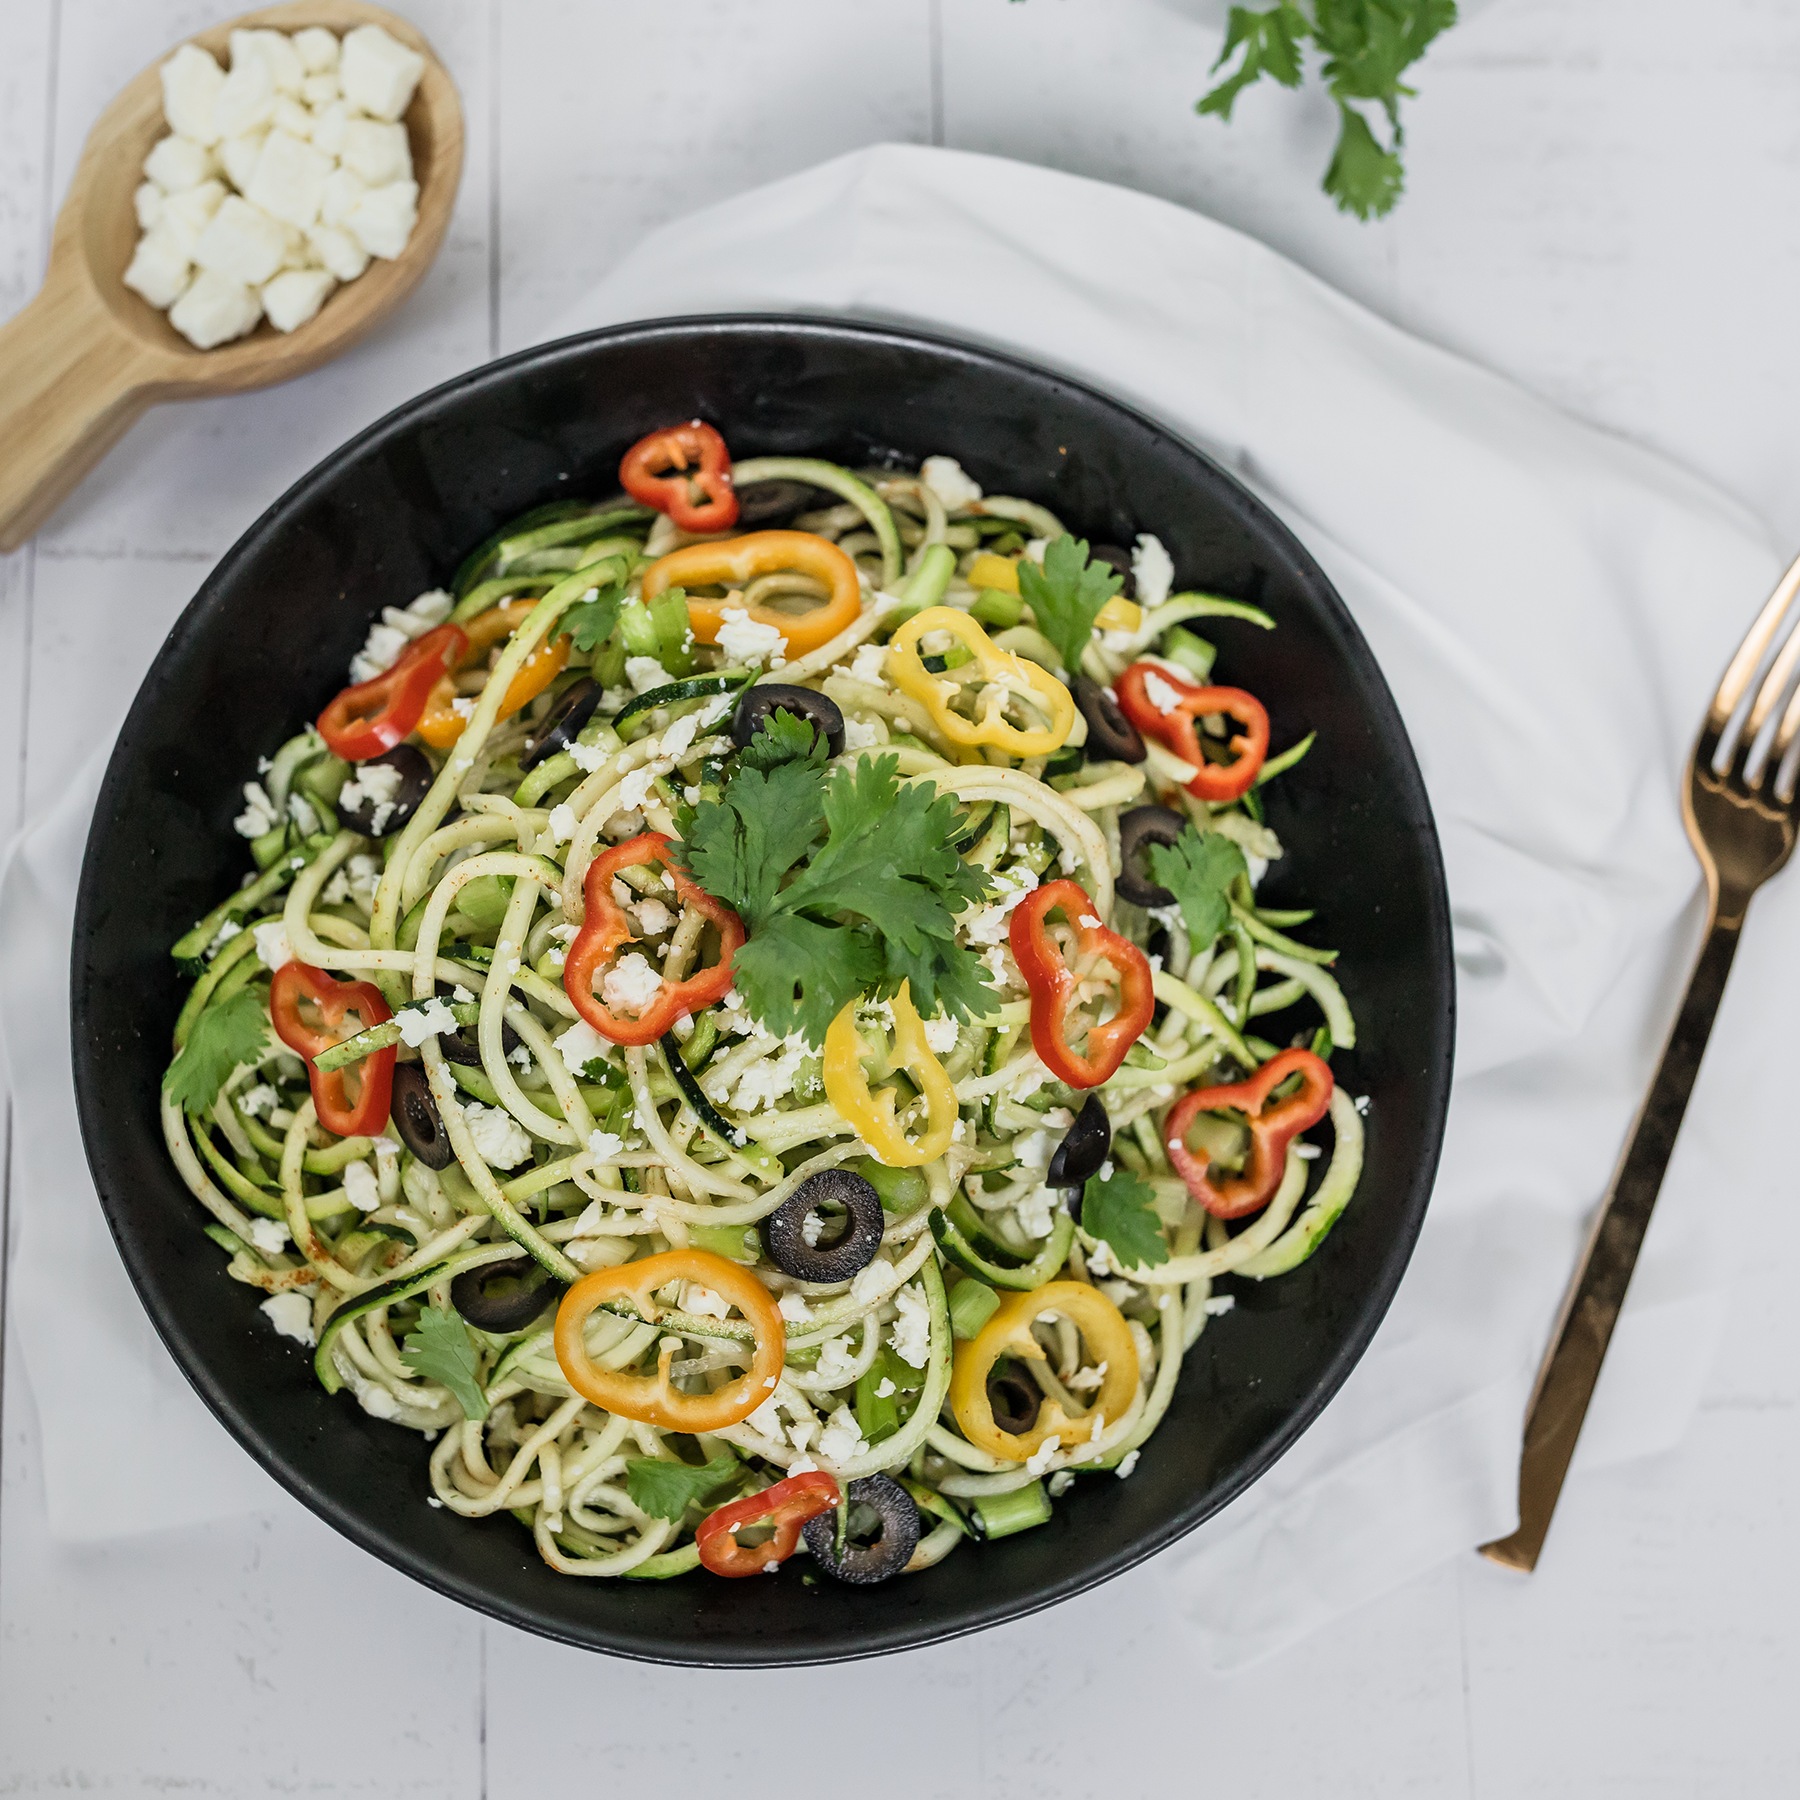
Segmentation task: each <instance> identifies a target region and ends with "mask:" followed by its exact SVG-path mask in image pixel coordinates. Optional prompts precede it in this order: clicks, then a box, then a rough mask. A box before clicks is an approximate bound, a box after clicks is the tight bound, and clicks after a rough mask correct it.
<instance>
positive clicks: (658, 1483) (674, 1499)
mask: <svg viewBox="0 0 1800 1800" xmlns="http://www.w3.org/2000/svg"><path fill="white" fill-rule="evenodd" d="M743 1467H744V1465H743V1464H742V1463H741V1462H739V1461H738V1460H737V1458H736V1457H735V1456H715V1457H714V1458H713V1460H712V1461H711V1462H709V1463H701V1464H700V1465H699V1466H698V1467H696V1466H695V1465H694V1464H693V1463H683V1462H665V1461H664V1460H662V1459H661V1458H660V1457H654V1456H634V1457H633V1458H632V1459H631V1461H630V1462H628V1463H627V1464H626V1465H625V1492H626V1493H627V1494H629V1495H630V1497H631V1504H632V1505H633V1506H635V1507H636V1508H637V1509H638V1510H639V1511H640V1512H647V1513H648V1514H649V1515H650V1516H651V1518H653V1519H679V1518H680V1517H681V1515H682V1514H683V1513H684V1512H686V1511H687V1509H688V1507H689V1505H690V1504H692V1502H694V1501H696V1500H704V1499H706V1498H707V1497H708V1496H709V1495H711V1494H715V1493H717V1492H718V1490H719V1489H720V1488H722V1487H723V1486H724V1485H725V1484H726V1483H727V1482H728V1481H732V1480H735V1479H736V1477H737V1476H738V1475H739V1474H741V1473H742V1471H743Z"/></svg>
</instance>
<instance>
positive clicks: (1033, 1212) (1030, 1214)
mask: <svg viewBox="0 0 1800 1800" xmlns="http://www.w3.org/2000/svg"><path fill="white" fill-rule="evenodd" d="M1057 1209H1058V1197H1057V1194H1056V1190H1055V1189H1054V1188H1047V1187H1040V1188H1035V1189H1033V1190H1032V1192H1031V1193H1029V1194H1027V1195H1026V1196H1025V1198H1024V1199H1023V1200H1021V1201H1020V1202H1019V1204H1018V1206H1017V1208H1016V1209H1015V1210H1016V1213H1017V1216H1018V1220H1019V1229H1020V1230H1021V1231H1023V1232H1024V1233H1025V1235H1026V1236H1027V1237H1030V1238H1047V1237H1048V1236H1049V1235H1050V1228H1051V1226H1053V1225H1054V1224H1055V1223H1056V1214H1057Z"/></svg>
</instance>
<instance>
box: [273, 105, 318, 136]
mask: <svg viewBox="0 0 1800 1800" xmlns="http://www.w3.org/2000/svg"><path fill="white" fill-rule="evenodd" d="M273 126H274V129H275V130H276V131H285V132H286V133H287V134H288V136H289V137H297V138H301V139H306V138H309V137H311V136H312V132H313V116H312V114H311V113H310V112H309V111H307V109H306V108H305V107H304V106H302V105H301V104H300V102H299V101H298V100H296V99H295V98H294V97H293V95H292V94H283V95H282V96H281V98H280V99H279V100H277V101H276V102H275V118H274V121H273Z"/></svg>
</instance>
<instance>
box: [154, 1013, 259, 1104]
mask: <svg viewBox="0 0 1800 1800" xmlns="http://www.w3.org/2000/svg"><path fill="white" fill-rule="evenodd" d="M268 1041H269V1003H268V996H267V995H266V993H265V992H264V991H263V990H262V989H261V988H255V987H244V988H239V989H238V991H237V992H236V993H235V994H233V995H232V996H231V998H230V999H229V1000H225V1001H221V1002H220V1004H219V1005H217V1006H209V1007H208V1008H207V1009H206V1011H205V1012H203V1013H202V1014H201V1015H200V1017H199V1018H198V1019H196V1020H195V1021H194V1029H193V1030H192V1031H191V1032H190V1033H189V1034H188V1041H187V1043H186V1045H185V1046H184V1047H183V1048H182V1051H181V1054H180V1055H179V1056H177V1057H176V1058H175V1060H174V1061H173V1062H172V1063H170V1064H169V1067H168V1070H167V1072H166V1073H165V1074H164V1076H163V1083H162V1084H163V1092H164V1093H165V1094H167V1095H168V1096H169V1098H170V1099H171V1100H173V1101H174V1102H175V1104H176V1105H177V1106H179V1107H181V1108H182V1109H183V1110H184V1111H186V1112H190V1113H203V1112H205V1111H206V1110H207V1109H208V1108H209V1107H210V1106H211V1105H212V1103H213V1102H214V1101H215V1100H216V1099H217V1098H218V1097H219V1089H220V1088H222V1087H223V1086H224V1085H225V1082H226V1080H227V1078H228V1077H229V1076H230V1074H231V1071H232V1070H233V1069H235V1068H236V1067H237V1066H238V1064H239V1063H253V1062H256V1061H258V1060H259V1059H260V1058H261V1056H262V1054H263V1051H264V1050H265V1048H267V1045H268Z"/></svg>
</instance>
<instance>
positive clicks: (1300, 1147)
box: [1292, 1144, 1324, 1162]
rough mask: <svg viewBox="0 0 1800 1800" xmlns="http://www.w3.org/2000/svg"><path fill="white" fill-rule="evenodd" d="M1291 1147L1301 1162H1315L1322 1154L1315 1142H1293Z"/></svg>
mask: <svg viewBox="0 0 1800 1800" xmlns="http://www.w3.org/2000/svg"><path fill="white" fill-rule="evenodd" d="M1292 1148H1293V1152H1294V1154H1295V1155H1296V1156H1297V1157H1299V1159H1300V1160H1301V1161H1302V1162H1317V1161H1318V1159H1319V1158H1320V1157H1321V1156H1322V1155H1323V1154H1324V1152H1323V1151H1322V1150H1321V1149H1320V1148H1319V1146H1318V1145H1317V1144H1295V1145H1293V1146H1292Z"/></svg>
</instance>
